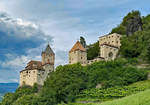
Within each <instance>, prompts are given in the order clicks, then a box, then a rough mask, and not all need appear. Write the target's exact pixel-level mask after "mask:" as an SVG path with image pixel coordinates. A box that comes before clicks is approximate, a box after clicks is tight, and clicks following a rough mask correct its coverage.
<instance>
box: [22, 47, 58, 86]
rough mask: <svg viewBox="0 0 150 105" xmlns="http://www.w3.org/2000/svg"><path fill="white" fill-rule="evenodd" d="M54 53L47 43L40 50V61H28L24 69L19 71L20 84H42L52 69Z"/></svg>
mask: <svg viewBox="0 0 150 105" xmlns="http://www.w3.org/2000/svg"><path fill="white" fill-rule="evenodd" d="M54 62H55V54H54V52H53V51H52V49H51V48H50V46H49V45H47V47H46V49H45V51H43V52H42V62H41V61H32V60H31V61H30V62H29V63H28V64H27V66H26V67H25V69H24V70H22V71H20V86H23V85H29V86H33V85H34V84H35V83H37V84H38V85H43V84H44V81H45V80H46V78H47V76H48V74H49V73H50V72H53V71H54Z"/></svg>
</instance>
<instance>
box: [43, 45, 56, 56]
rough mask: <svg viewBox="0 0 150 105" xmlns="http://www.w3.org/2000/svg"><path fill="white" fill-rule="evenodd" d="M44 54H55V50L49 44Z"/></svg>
mask: <svg viewBox="0 0 150 105" xmlns="http://www.w3.org/2000/svg"><path fill="white" fill-rule="evenodd" d="M43 53H47V54H54V52H53V50H52V49H51V47H50V45H49V44H48V45H47V47H46V49H45V51H44V52H43Z"/></svg>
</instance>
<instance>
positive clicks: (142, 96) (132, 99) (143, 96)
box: [68, 89, 150, 105]
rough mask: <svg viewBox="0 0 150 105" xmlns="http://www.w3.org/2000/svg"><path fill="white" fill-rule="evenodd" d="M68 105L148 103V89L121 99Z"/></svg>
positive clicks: (133, 104) (149, 99) (139, 104)
mask: <svg viewBox="0 0 150 105" xmlns="http://www.w3.org/2000/svg"><path fill="white" fill-rule="evenodd" d="M68 105H150V89H148V90H145V91H143V92H140V93H137V94H133V95H130V96H127V97H124V98H121V99H116V100H113V101H106V102H103V103H89V104H87V103H85V104H82V103H72V104H68Z"/></svg>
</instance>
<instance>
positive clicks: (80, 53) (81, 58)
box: [69, 41, 87, 65]
mask: <svg viewBox="0 0 150 105" xmlns="http://www.w3.org/2000/svg"><path fill="white" fill-rule="evenodd" d="M74 63H81V64H82V65H84V64H86V63H87V52H86V49H85V48H84V47H83V46H82V44H81V43H80V42H79V41H77V42H76V43H75V45H74V46H73V47H72V49H71V50H70V51H69V64H74Z"/></svg>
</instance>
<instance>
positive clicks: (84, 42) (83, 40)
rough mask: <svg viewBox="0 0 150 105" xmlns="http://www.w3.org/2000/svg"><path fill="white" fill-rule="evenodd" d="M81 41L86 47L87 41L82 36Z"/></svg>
mask: <svg viewBox="0 0 150 105" xmlns="http://www.w3.org/2000/svg"><path fill="white" fill-rule="evenodd" d="M80 43H81V44H82V45H83V47H84V48H86V41H85V39H84V37H82V36H81V37H80Z"/></svg>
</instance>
